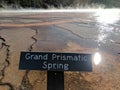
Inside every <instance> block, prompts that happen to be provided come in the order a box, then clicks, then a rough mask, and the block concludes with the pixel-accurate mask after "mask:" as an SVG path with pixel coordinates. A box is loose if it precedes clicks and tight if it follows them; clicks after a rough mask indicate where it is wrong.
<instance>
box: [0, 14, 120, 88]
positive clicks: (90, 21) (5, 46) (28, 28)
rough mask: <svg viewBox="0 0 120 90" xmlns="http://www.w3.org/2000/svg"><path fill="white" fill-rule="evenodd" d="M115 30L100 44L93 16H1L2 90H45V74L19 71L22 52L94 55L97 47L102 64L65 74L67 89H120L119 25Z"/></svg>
mask: <svg viewBox="0 0 120 90" xmlns="http://www.w3.org/2000/svg"><path fill="white" fill-rule="evenodd" d="M118 25H119V24H118ZM113 27H114V26H113ZM116 30H118V31H116ZM103 31H104V30H103ZM113 31H114V32H111V33H110V37H108V38H106V41H107V42H105V43H103V42H102V41H101V42H99V43H98V41H97V38H98V36H99V35H101V34H100V32H99V27H97V25H96V21H95V18H94V16H93V13H35V14H32V13H17V14H16V13H14V14H10V13H9V14H6V13H2V14H0V90H46V88H47V72H46V71H25V70H18V66H19V60H20V52H21V51H35V52H39V51H51V52H80V53H81V52H84V53H91V54H94V53H95V52H96V51H97V50H98V49H97V48H98V46H99V52H100V53H101V55H102V62H101V63H100V64H99V65H98V66H95V65H94V64H93V72H90V73H87V72H65V74H64V75H65V90H120V77H119V75H120V69H119V68H120V26H116V27H114V29H113ZM105 33H106V32H105ZM99 44H100V45H99Z"/></svg>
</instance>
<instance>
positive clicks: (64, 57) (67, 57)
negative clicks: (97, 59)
mask: <svg viewBox="0 0 120 90" xmlns="http://www.w3.org/2000/svg"><path fill="white" fill-rule="evenodd" d="M91 59H92V58H91V54H82V53H56V52H21V56H20V64H19V69H23V70H47V71H88V72H90V71H92V60H91Z"/></svg>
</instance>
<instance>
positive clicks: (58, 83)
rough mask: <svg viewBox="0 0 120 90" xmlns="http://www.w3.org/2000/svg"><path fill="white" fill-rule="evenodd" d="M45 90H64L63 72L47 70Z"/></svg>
mask: <svg viewBox="0 0 120 90" xmlns="http://www.w3.org/2000/svg"><path fill="white" fill-rule="evenodd" d="M47 90H64V72H63V71H58V72H57V71H55V72H54V71H52V72H51V71H48V72H47Z"/></svg>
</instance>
